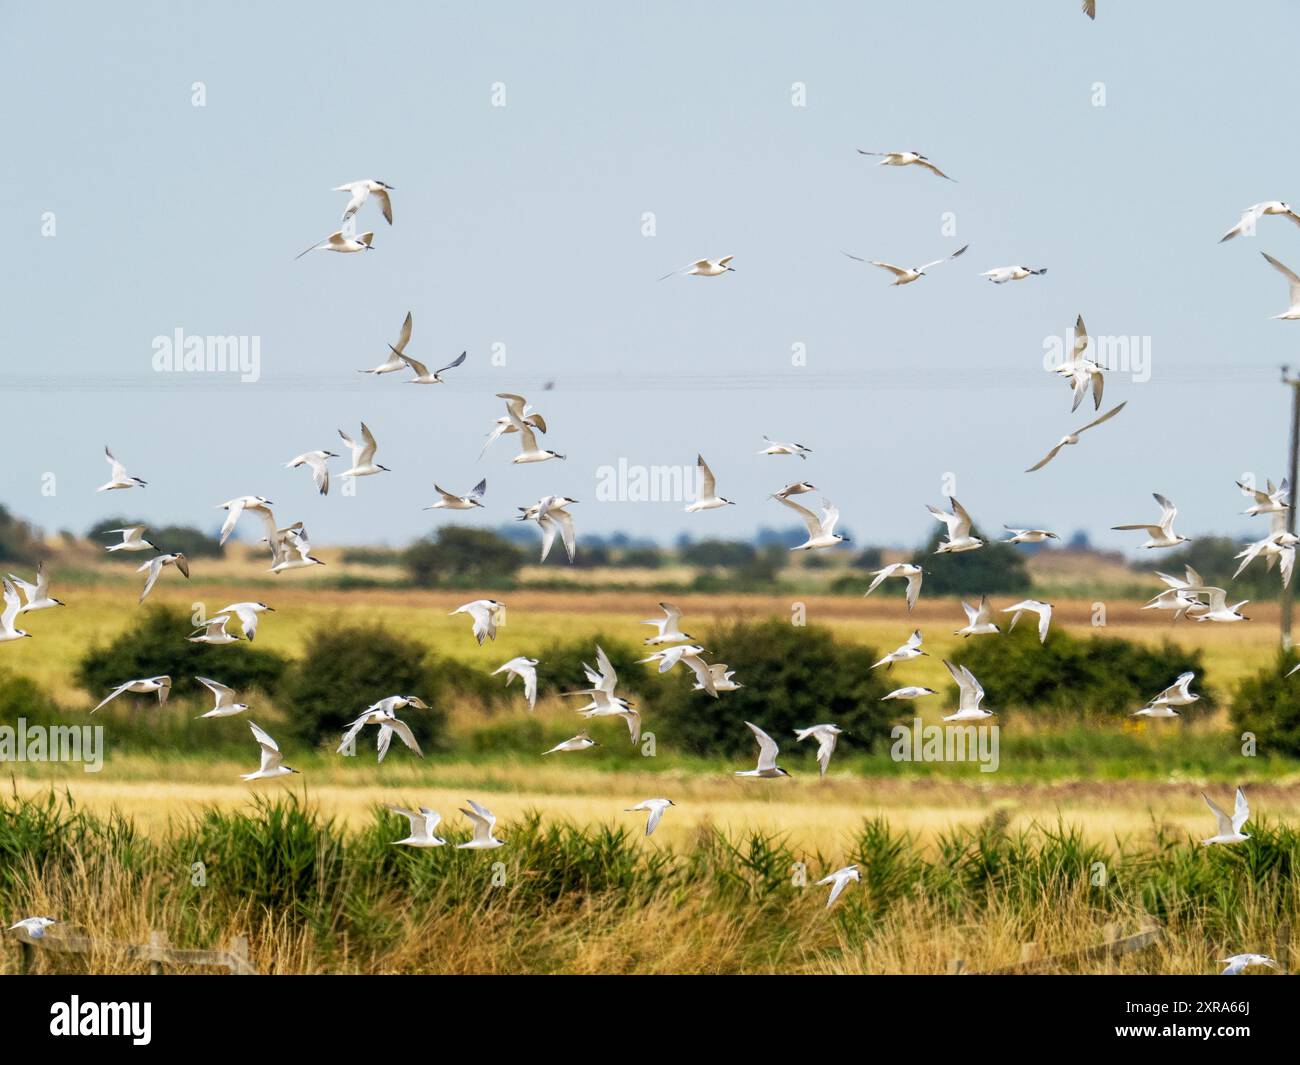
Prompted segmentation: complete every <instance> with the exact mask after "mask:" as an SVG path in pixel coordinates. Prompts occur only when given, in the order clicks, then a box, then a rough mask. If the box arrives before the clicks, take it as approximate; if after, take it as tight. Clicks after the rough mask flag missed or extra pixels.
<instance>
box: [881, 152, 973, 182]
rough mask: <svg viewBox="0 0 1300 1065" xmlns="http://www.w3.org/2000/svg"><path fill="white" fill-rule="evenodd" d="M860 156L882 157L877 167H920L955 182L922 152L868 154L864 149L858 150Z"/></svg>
mask: <svg viewBox="0 0 1300 1065" xmlns="http://www.w3.org/2000/svg"><path fill="white" fill-rule="evenodd" d="M858 154H859V155H875V156H879V157H880V162H878V163H877V164H876V165H877V166H919V167H921V168H922V169H924V170H928V171H930V173H932V174H938V175H939V177H941V178H947V179H948V180H949V181H955V180H956V179H955V178H950V177H948V175H947V174H945V173H944V172H943V171H942V170H940V169H939V168H938V167H937V166H935V165H934V164H933V163H932V162H930V160H929V159H927V158H926V157H925V156H924V155H922V154H921V153H920V152H868V151H864V150H863V149H862V148H859V149H858Z"/></svg>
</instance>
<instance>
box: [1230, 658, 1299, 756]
mask: <svg viewBox="0 0 1300 1065" xmlns="http://www.w3.org/2000/svg"><path fill="white" fill-rule="evenodd" d="M1296 661H1297V659H1296V655H1295V652H1290V653H1288V652H1286V651H1281V652H1279V653H1278V655H1277V657H1276V658H1275V659H1274V660H1273V662H1272V663H1271V664H1270V665H1267V666H1265V667H1264V668H1263V669H1261V670H1260V671H1259V672H1258V673H1255V674H1253V675H1251V676H1249V677H1246V678H1245V679H1244V680H1242V681H1240V682H1239V683H1238V684H1237V687H1236V690H1235V691H1234V692H1233V693H1232V723H1233V725H1234V726H1235V728H1236V730H1237V731H1239V732H1251V733H1253V734H1254V736H1255V740H1256V743H1257V750H1258V753H1259V754H1261V755H1275V754H1284V755H1290V756H1292V757H1300V673H1297V674H1296V675H1295V676H1293V677H1288V676H1287V675H1286V674H1287V673H1288V672H1289V671H1290V670H1291V669H1293V668H1295V665H1296Z"/></svg>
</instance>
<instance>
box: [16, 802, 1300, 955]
mask: <svg viewBox="0 0 1300 1065" xmlns="http://www.w3.org/2000/svg"><path fill="white" fill-rule="evenodd" d="M404 827H405V824H404V822H401V823H399V822H398V821H397V820H396V819H395V818H394V817H392V816H391V815H389V814H387V813H385V812H383V811H378V810H377V811H376V812H375V817H374V819H373V821H372V822H371V823H370V824H367V825H364V826H362V827H361V828H359V829H356V830H345V829H343V828H341V827H340V826H339V825H337V824H336V823H334V822H333V821H332V820H330V819H328V818H325V817H323V816H322V815H321V814H320V813H319V812H318V811H316V810H315V809H313V808H311V807H310V806H308V805H306V804H305V803H304V802H303V801H302V800H301V799H298V798H296V797H294V796H292V795H290V796H282V797H279V798H276V799H274V800H270V799H268V800H262V801H261V802H260V803H259V806H258V808H257V809H256V810H255V811H254V812H253V813H252V814H246V813H230V812H223V811H219V810H215V809H208V810H205V811H203V812H201V813H199V814H196V815H191V816H188V817H185V818H182V819H178V820H177V821H175V822H174V823H173V824H172V825H171V827H170V829H169V830H168V831H167V832H165V833H163V834H161V835H158V834H154V835H149V836H143V835H139V834H137V833H136V831H135V828H134V826H133V825H132V823H131V822H130V821H128V820H126V819H124V818H122V817H120V816H117V815H111V816H107V817H100V816H95V815H91V814H89V813H86V812H85V811H83V810H81V809H79V808H77V806H76V805H75V804H74V803H72V802H71V801H70V800H69V799H67V798H60V797H59V796H57V795H55V794H54V793H53V792H50V793H47V794H46V795H44V796H42V797H40V798H37V799H28V800H20V799H10V800H7V801H6V802H4V803H3V804H2V805H0V909H2V910H3V913H4V914H6V915H10V916H12V917H13V918H14V919H17V917H19V916H25V915H29V914H36V913H45V914H50V915H52V916H55V917H57V918H60V919H62V920H63V921H64V922H66V923H67V925H68V926H70V927H73V928H74V929H75V930H77V931H80V932H84V933H85V934H88V935H90V936H92V937H94V938H97V939H102V940H110V941H123V942H136V943H142V942H145V941H147V939H148V937H149V933H150V931H152V930H160V931H163V932H165V933H166V934H167V935H168V937H169V939H170V941H171V942H172V944H173V945H175V946H178V947H220V946H222V945H223V944H224V943H225V942H227V941H228V940H229V939H230V938H231V937H233V936H235V935H241V934H244V935H247V936H248V937H249V940H250V956H251V959H252V961H253V963H254V965H255V966H256V967H257V968H258V969H259V970H260V971H263V972H291V973H337V972H348V973H428V972H437V973H519V972H532V973H731V972H744V973H879V972H904V973H906V972H918V973H920V972H942V971H944V970H945V969H946V968H947V966H948V963H949V961H950V960H951V959H953V958H961V959H963V961H964V962H965V964H966V966H967V968H968V969H971V970H980V969H996V968H1001V967H1005V966H1010V965H1014V964H1015V963H1016V962H1017V961H1018V960H1019V959H1020V956H1021V951H1022V944H1024V943H1028V942H1032V943H1034V944H1036V945H1037V948H1038V951H1039V954H1040V956H1052V955H1057V954H1065V953H1069V952H1071V951H1074V950H1078V949H1081V948H1084V947H1088V946H1093V945H1095V944H1097V943H1099V942H1101V941H1102V939H1103V936H1104V934H1105V929H1106V927H1107V926H1108V925H1118V926H1119V927H1120V928H1121V929H1122V930H1123V931H1124V932H1131V931H1136V930H1137V927H1138V925H1139V924H1145V923H1149V922H1155V923H1158V924H1159V925H1161V926H1163V928H1164V929H1165V931H1166V933H1167V935H1166V939H1165V942H1164V943H1163V944H1161V945H1158V946H1156V947H1154V948H1152V949H1151V950H1148V951H1146V952H1144V953H1142V954H1140V955H1133V956H1130V957H1127V958H1125V959H1122V960H1120V961H1116V962H1111V961H1095V962H1087V963H1080V964H1077V965H1072V966H1067V967H1066V968H1069V969H1071V971H1083V972H1107V971H1137V970H1142V971H1158V972H1189V973H1191V972H1208V971H1212V966H1213V962H1214V959H1215V958H1219V957H1222V956H1223V955H1224V954H1225V953H1236V952H1239V951H1242V950H1251V951H1262V952H1265V953H1272V954H1274V955H1275V956H1284V955H1285V952H1286V948H1287V944H1286V942H1285V940H1286V938H1287V935H1288V932H1287V931H1286V930H1287V929H1289V928H1290V926H1291V924H1292V923H1293V922H1294V921H1295V919H1296V918H1297V916H1300V882H1298V880H1297V875H1296V873H1297V869H1298V868H1300V865H1298V862H1300V834H1297V833H1295V832H1294V831H1292V830H1291V829H1289V828H1286V827H1280V826H1274V825H1270V824H1267V823H1265V824H1262V825H1256V826H1255V835H1254V837H1253V838H1252V839H1251V840H1250V841H1249V842H1247V843H1246V844H1243V845H1240V846H1238V847H1234V848H1213V849H1210V850H1205V849H1202V848H1199V847H1196V846H1195V845H1193V844H1190V843H1188V842H1186V841H1185V840H1183V841H1175V840H1173V839H1172V838H1165V837H1163V836H1162V835H1160V833H1159V832H1158V831H1157V833H1156V835H1155V836H1154V837H1153V838H1152V839H1151V840H1149V841H1147V842H1146V843H1144V844H1143V845H1142V846H1140V847H1139V846H1125V847H1119V848H1107V847H1104V846H1101V845H1098V844H1094V843H1089V842H1087V841H1085V840H1084V839H1083V837H1082V836H1080V835H1079V834H1078V833H1077V832H1075V831H1073V830H1071V829H1069V828H1065V827H1055V828H1054V827H1050V826H1034V827H1032V828H1029V829H1023V830H1013V829H1010V828H1009V827H1008V825H1007V822H1006V820H1005V818H1004V817H1001V816H997V815H995V816H992V817H990V818H989V819H988V820H987V821H985V822H984V823H983V824H981V825H979V826H977V827H975V828H969V829H955V830H953V831H951V832H950V833H947V834H945V835H944V836H943V837H941V838H940V839H939V841H938V845H937V847H935V846H930V847H925V848H922V847H920V846H918V844H917V841H916V840H915V839H913V838H912V837H911V836H908V835H906V834H899V833H895V832H893V831H892V830H891V829H890V828H889V826H888V825H887V824H886V823H885V822H883V821H881V820H875V821H868V822H866V823H864V824H863V825H862V826H861V830H860V831H859V833H858V835H857V837H856V839H855V840H854V841H853V843H852V845H851V847H850V848H849V849H848V853H845V854H843V855H836V856H822V855H816V854H814V855H802V854H799V853H797V852H795V851H792V850H791V849H790V848H789V847H788V846H787V845H786V844H785V843H784V842H783V841H782V840H781V839H779V838H774V837H771V836H767V835H763V834H761V833H750V834H748V835H744V836H730V835H727V834H724V833H722V832H719V831H717V830H715V829H712V828H707V827H705V828H701V829H699V830H698V831H697V833H696V835H695V836H694V838H693V839H692V840H691V841H690V843H689V845H687V846H684V847H681V848H677V849H668V848H659V847H657V846H655V845H654V841H653V840H652V841H646V840H645V839H644V838H642V837H641V836H640V835H639V833H638V832H636V831H635V830H629V829H626V828H622V827H612V826H594V827H589V828H587V829H586V830H580V829H578V828H576V827H574V826H572V825H565V824H554V823H544V822H542V821H541V820H540V819H539V818H537V817H535V816H532V817H530V816H525V817H523V818H521V819H518V820H515V821H512V822H511V823H508V824H505V825H503V826H502V827H501V828H500V833H501V835H502V836H503V837H504V838H505V839H507V840H508V843H507V845H506V846H505V847H502V848H499V849H497V850H495V851H489V852H472V851H457V850H455V849H453V848H452V847H443V848H437V849H434V850H424V851H412V850H409V849H406V848H399V847H394V846H393V845H392V843H391V841H392V840H394V839H396V838H399V831H398V830H399V829H402V828H404ZM447 834H448V837H449V839H450V840H451V841H452V842H456V841H458V840H459V839H461V838H462V836H461V835H459V834H458V833H457V832H456V831H455V830H454V829H449V830H448V833H447ZM848 861H855V862H857V863H858V864H859V866H860V868H861V873H862V882H861V883H860V884H856V885H850V887H849V888H848V890H847V891H846V892H845V893H844V895H843V896H842V898H841V900H840V901H839V903H837V905H836V907H835V908H834V909H831V910H827V909H826V907H825V889H824V888H817V887H815V886H813V882H814V881H815V880H816V879H818V878H820V877H821V876H822V875H824V874H825V873H826V872H828V871H829V870H830V869H833V868H835V867H836V866H838V865H841V864H844V863H846V862H848ZM197 862H201V863H203V866H204V871H205V872H204V882H203V883H202V884H196V883H194V882H193V880H194V869H195V864H194V863H197ZM497 863H500V864H499V865H498V864H497ZM1101 869H1104V871H1105V876H1104V877H1101V876H1100V875H1099V870H1101ZM56 932H57V930H56V931H55V932H51V933H50V934H51V935H54V934H56ZM42 962H43V964H44V965H46V966H48V967H53V968H56V969H60V970H69V969H72V970H76V969H82V970H85V969H88V970H90V971H93V972H118V971H132V969H133V967H134V968H138V965H139V963H133V962H130V961H128V960H127V959H125V958H123V957H119V956H115V955H114V952H113V951H112V950H104V951H100V952H98V953H95V954H93V955H90V956H88V957H78V956H75V955H58V954H53V953H50V952H45V953H43V954H42ZM4 964H5V966H6V968H7V969H9V970H12V968H13V967H14V966H15V965H16V953H15V952H13V951H11V952H9V954H8V955H7V956H6V959H5V963H4Z"/></svg>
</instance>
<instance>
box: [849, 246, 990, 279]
mask: <svg viewBox="0 0 1300 1065" xmlns="http://www.w3.org/2000/svg"><path fill="white" fill-rule="evenodd" d="M969 247H970V245H969V244H963V245H962V246H961V247H960V248H958V249H957V250H956V251H955V252H953V253H952V254H951V255H945V256H944V257H943V258H942V259H934V260H931V261H930V262H928V263H922V264H921V265H920V266H895V265H894V264H893V263H886V262H881V261H880V260H879V259H863V258H862V257H861V256H859V255H853V254H851V253H850V252H847V251H846V252H845V253H844V254H845V255H847V256H848V257H849V258H850V259H853V260H854V261H855V262H860V263H867V264H868V265H870V266H878V267H880V269H882V270H888V271H889V272H890V273H891V274H893V275H894V284H895V285H910V284H911V283H912V282H913V281H919V280H920V279H921V278H923V277H924V276H925V272H926V271H927V270H929V269H930V268H931V267H932V266H940V265H942V264H943V263H946V262H949V261H951V260H953V259H955V258H957V256H959V255H961V254H962V253H963V252H964V251H965V250H966V249H967V248H969Z"/></svg>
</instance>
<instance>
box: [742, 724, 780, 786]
mask: <svg viewBox="0 0 1300 1065" xmlns="http://www.w3.org/2000/svg"><path fill="white" fill-rule="evenodd" d="M745 724H746V725H748V726H749V731H750V732H752V733H753V734H754V739H756V740H757V741H758V766H757V767H756V768H754V769H738V770H736V776H738V777H760V778H762V779H764V780H769V779H771V778H773V777H788V776H789V775H790V774H789V773H787V772H786V771H785V770H784V769H782V768H781V767H780V766H778V765H777V764H776V758H777V754H778V753H779V752H778V750H777V746H776V740H774V739H772V737H771V736H769V735H768V734H767V733H766V732H764V731H763V730H762V729H761V728H759V727H758V726H757V725H755V724H754V723H753V722H752V721H746V722H745Z"/></svg>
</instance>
